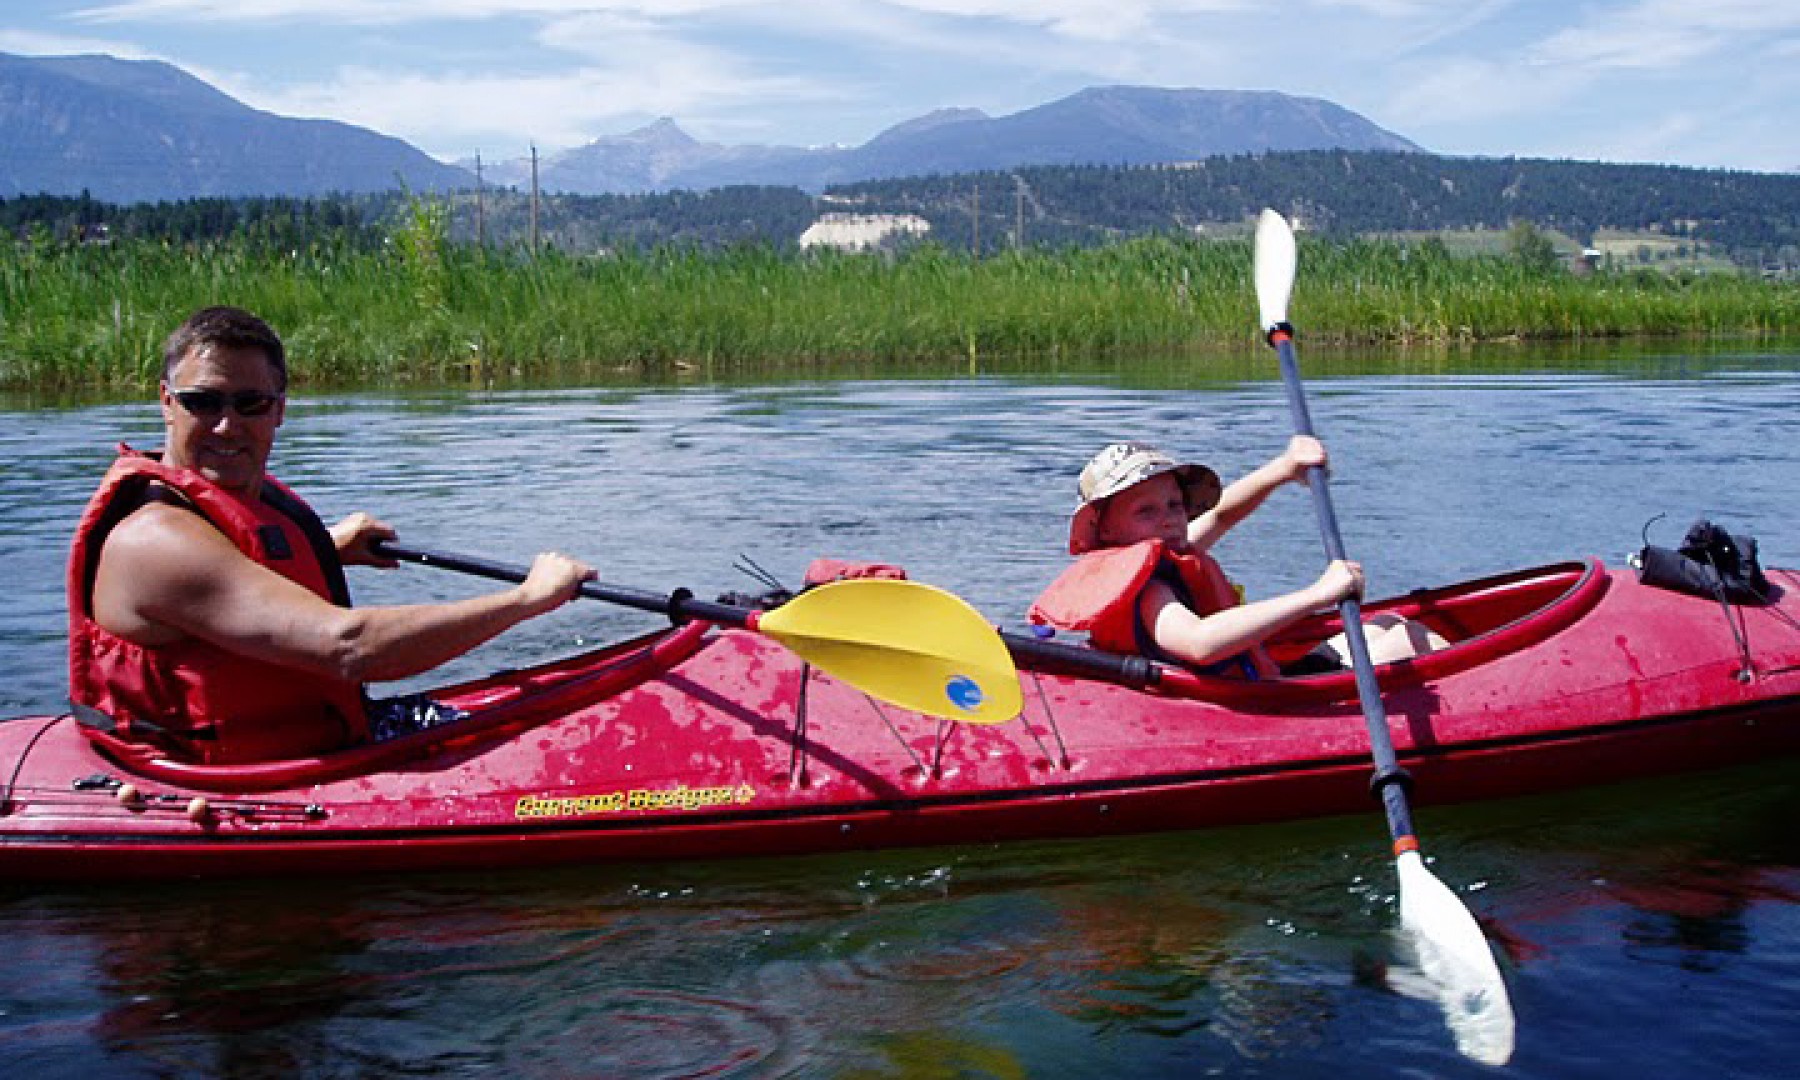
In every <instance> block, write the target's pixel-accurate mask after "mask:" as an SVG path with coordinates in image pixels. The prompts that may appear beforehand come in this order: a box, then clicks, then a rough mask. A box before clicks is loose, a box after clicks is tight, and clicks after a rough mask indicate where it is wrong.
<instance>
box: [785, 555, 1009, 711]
mask: <svg viewBox="0 0 1800 1080" xmlns="http://www.w3.org/2000/svg"><path fill="white" fill-rule="evenodd" d="M756 629H757V630H759V631H761V632H762V633H765V634H767V635H769V636H770V637H772V638H774V639H775V640H777V641H779V642H781V643H782V644H783V645H785V646H787V647H788V648H789V649H792V650H793V651H794V653H795V655H797V656H799V657H800V658H801V659H802V660H805V661H807V662H808V663H810V664H812V665H813V666H815V667H817V668H819V669H820V670H821V671H826V672H830V673H831V674H832V675H834V676H836V677H837V678H839V679H842V680H843V681H844V682H846V683H849V684H850V685H851V686H854V687H856V688H857V689H858V690H861V691H863V692H864V693H866V694H869V695H871V696H874V697H878V698H880V699H881V700H883V701H886V702H889V703H890V704H894V705H898V706H900V707H901V708H903V709H911V710H913V711H914V712H920V713H924V714H926V715H927V716H942V717H948V718H949V719H951V720H965V721H968V722H970V723H976V724H998V723H1001V722H1003V721H1006V720H1010V719H1012V718H1013V717H1015V716H1017V715H1018V714H1019V711H1020V710H1021V709H1023V708H1024V707H1025V702H1024V698H1023V697H1022V696H1021V695H1020V692H1019V672H1018V669H1017V668H1015V667H1014V666H1013V662H1012V654H1011V653H1009V652H1007V650H1006V643H1005V642H1003V641H1001V640H1000V634H999V633H998V632H997V631H996V630H995V629H994V628H993V627H992V626H990V625H989V624H988V621H987V620H986V619H984V618H982V617H981V613H980V612H978V611H976V610H975V609H974V608H972V607H970V606H969V605H968V604H967V603H966V602H964V601H963V600H962V598H961V597H958V596H955V595H953V594H951V593H947V592H945V591H944V590H942V589H937V588H933V587H932V586H930V585H921V584H919V583H918V582H916V581H893V580H888V579H885V578H859V579H853V580H850V581H835V582H832V583H831V584H829V585H821V586H819V587H818V588H816V589H808V590H807V591H805V592H803V593H801V594H800V595H799V596H796V597H795V598H794V599H792V600H790V601H788V602H787V603H785V604H783V605H781V606H780V607H778V608H776V609H775V610H774V611H771V612H769V613H767V614H765V615H763V616H762V617H761V619H760V620H758V622H757V624H756Z"/></svg>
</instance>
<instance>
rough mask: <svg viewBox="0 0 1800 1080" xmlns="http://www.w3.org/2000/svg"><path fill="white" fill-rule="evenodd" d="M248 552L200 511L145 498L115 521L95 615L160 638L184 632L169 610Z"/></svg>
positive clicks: (130, 632)
mask: <svg viewBox="0 0 1800 1080" xmlns="http://www.w3.org/2000/svg"><path fill="white" fill-rule="evenodd" d="M238 560H242V561H243V562H245V563H248V562H249V560H248V559H247V558H245V556H244V554H243V553H242V552H240V551H238V549H237V548H236V547H235V546H234V545H233V544H232V543H231V541H230V540H227V539H226V538H225V534H223V533H221V532H219V530H217V529H215V528H213V527H212V526H211V525H210V524H208V523H207V522H206V521H205V520H204V519H202V518H201V517H200V516H199V515H197V514H195V513H193V512H192V511H190V510H186V509H184V508H182V507H179V506H171V505H168V504H166V503H156V502H152V503H146V504H145V505H143V506H141V507H139V508H138V509H136V510H134V511H132V512H131V513H130V514H129V515H127V516H126V517H125V519H124V520H122V521H120V522H119V524H118V525H116V526H114V527H113V530H112V532H111V533H109V534H108V535H107V538H106V545H105V547H103V548H102V549H101V552H100V565H99V569H98V572H97V573H96V574H95V576H94V600H93V603H94V617H95V618H96V619H97V620H98V621H99V623H100V625H102V626H104V627H106V628H107V629H109V630H111V631H112V632H114V633H116V634H120V635H122V636H124V637H126V638H129V639H132V640H135V641H138V642H140V643H141V644H146V645H149V644H157V643H160V642H166V641H170V640H174V639H175V638H179V637H181V636H184V635H183V633H182V632H181V631H180V630H179V629H177V628H176V627H175V626H173V625H171V623H170V621H169V620H168V618H167V616H168V613H169V612H171V611H173V610H178V609H180V608H182V607H185V606H189V605H191V604H193V603H195V602H197V601H199V600H200V599H201V598H202V597H203V596H204V595H205V594H206V593H207V592H208V590H209V589H210V587H211V585H212V583H213V582H216V581H217V579H218V577H219V576H220V575H221V573H228V572H229V570H230V568H231V567H232V566H233V565H234V563H235V562H237V561H238Z"/></svg>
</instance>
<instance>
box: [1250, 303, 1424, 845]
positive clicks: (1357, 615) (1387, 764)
mask: <svg viewBox="0 0 1800 1080" xmlns="http://www.w3.org/2000/svg"><path fill="white" fill-rule="evenodd" d="M1292 335H1293V328H1292V327H1291V326H1289V325H1287V324H1286V323H1282V324H1281V325H1279V326H1277V327H1275V328H1274V329H1273V330H1271V331H1269V344H1271V345H1273V346H1274V347H1275V352H1276V354H1277V355H1279V356H1280V358H1281V382H1282V385H1283V386H1284V387H1286V388H1287V399H1288V411H1289V412H1291V413H1292V414H1293V417H1294V430H1295V431H1297V432H1299V433H1300V434H1302V435H1306V436H1309V437H1314V438H1316V437H1317V435H1316V433H1315V432H1314V431H1313V423H1312V413H1311V411H1310V410H1308V409H1307V407H1306V388H1305V387H1304V386H1303V385H1302V384H1301V382H1300V364H1299V362H1298V361H1297V360H1295V358H1294V343H1293V341H1292ZM1307 473H1308V475H1307V478H1306V486H1307V488H1308V489H1309V490H1310V491H1311V492H1312V500H1313V510H1314V512H1315V514H1316V516H1317V517H1318V520H1319V537H1320V539H1322V540H1323V541H1324V542H1325V554H1326V556H1327V557H1328V558H1331V559H1343V558H1345V557H1346V556H1345V554H1344V537H1343V534H1342V533H1340V532H1339V530H1338V521H1337V511H1335V510H1334V509H1332V505H1331V485H1330V483H1329V482H1328V481H1327V479H1326V474H1325V470H1324V469H1321V468H1317V467H1314V468H1311V469H1309V470H1307ZM1338 613H1339V614H1340V615H1341V616H1342V617H1343V620H1344V638H1345V640H1347V641H1348V642H1349V643H1350V660H1351V666H1352V667H1353V668H1354V669H1355V671H1356V693H1357V696H1358V697H1360V698H1361V699H1362V710H1363V719H1364V720H1365V721H1366V722H1367V723H1368V727H1369V749H1370V751H1371V753H1372V754H1373V756H1374V758H1375V775H1374V776H1373V778H1371V780H1370V786H1371V787H1372V788H1373V789H1374V790H1375V791H1376V792H1378V793H1379V794H1380V796H1381V802H1382V805H1383V806H1384V807H1385V808H1386V809H1387V818H1388V831H1389V832H1390V833H1392V834H1393V837H1394V839H1395V841H1399V840H1401V839H1402V838H1406V839H1408V840H1410V839H1411V838H1412V836H1413V825H1412V810H1411V808H1410V807H1409V806H1408V805H1407V800H1406V785H1407V784H1409V783H1410V782H1411V777H1409V776H1408V775H1407V772H1406V770H1405V769H1402V768H1401V767H1400V764H1399V761H1398V760H1397V759H1396V758H1395V757H1394V741H1393V739H1392V738H1390V737H1389V735H1388V724H1387V707H1386V706H1384V705H1383V704H1382V703H1381V690H1380V689H1379V688H1378V687H1377V686H1376V684H1375V664H1374V661H1373V660H1372V659H1371V658H1370V656H1369V642H1368V639H1367V638H1366V637H1365V636H1364V635H1363V625H1362V602H1361V601H1359V600H1358V599H1357V598H1356V597H1354V596H1346V597H1345V598H1344V599H1342V600H1340V601H1338Z"/></svg>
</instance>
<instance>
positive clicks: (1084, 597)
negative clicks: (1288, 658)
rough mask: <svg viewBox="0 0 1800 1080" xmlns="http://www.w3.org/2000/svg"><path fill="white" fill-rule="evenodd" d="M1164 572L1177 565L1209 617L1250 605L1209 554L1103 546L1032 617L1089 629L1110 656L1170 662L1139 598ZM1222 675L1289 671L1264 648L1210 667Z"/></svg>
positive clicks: (1158, 544) (1192, 600)
mask: <svg viewBox="0 0 1800 1080" xmlns="http://www.w3.org/2000/svg"><path fill="white" fill-rule="evenodd" d="M1159 566H1171V567H1173V568H1174V570H1175V572H1176V575H1177V577H1178V579H1179V588H1178V589H1177V591H1178V592H1186V594H1187V595H1186V596H1185V597H1184V599H1185V600H1186V601H1187V602H1188V604H1189V606H1190V607H1192V608H1193V609H1194V613H1195V614H1197V615H1199V616H1200V617H1202V618H1205V617H1206V616H1208V615H1211V614H1213V613H1214V612H1219V611H1224V610H1225V609H1226V608H1230V607H1236V606H1237V605H1238V604H1239V603H1241V602H1242V601H1241V600H1240V599H1239V597H1238V593H1237V589H1236V587H1235V586H1233V585H1232V584H1231V581H1230V580H1229V579H1228V578H1226V576H1225V571H1224V570H1222V569H1220V568H1219V564H1218V561H1217V560H1215V559H1214V558H1213V557H1212V556H1211V555H1207V554H1197V555H1196V554H1189V553H1186V552H1182V553H1176V552H1172V551H1169V550H1168V548H1167V546H1166V545H1165V544H1164V543H1163V542H1162V541H1161V540H1144V541H1141V542H1139V543H1136V544H1132V545H1130V546H1128V547H1120V548H1101V549H1099V550H1097V551H1090V552H1088V553H1086V554H1085V555H1082V556H1081V557H1080V558H1078V559H1076V560H1075V562H1074V563H1073V564H1071V565H1070V566H1069V568H1068V569H1067V570H1064V571H1063V572H1062V574H1061V575H1060V576H1058V577H1057V579H1056V580H1055V581H1053V582H1051V583H1050V587H1049V588H1048V589H1045V590H1044V593H1043V595H1042V596H1039V597H1038V598H1037V602H1036V603H1034V604H1032V605H1031V612H1030V618H1031V621H1032V622H1035V623H1048V624H1049V625H1051V626H1055V627H1060V628H1061V629H1064V630H1078V631H1085V632H1086V633H1087V635H1088V641H1089V642H1090V643H1091V644H1092V645H1093V646H1094V647H1095V648H1098V649H1105V650H1106V651H1107V652H1114V653H1126V654H1133V655H1143V656H1153V657H1157V658H1159V659H1162V658H1166V656H1165V654H1164V653H1163V651H1162V650H1161V649H1159V648H1157V646H1156V643H1155V641H1154V640H1153V639H1152V638H1151V637H1150V633H1149V629H1148V628H1147V627H1144V626H1143V625H1142V624H1141V622H1140V621H1139V619H1138V598H1139V597H1140V596H1141V595H1143V592H1144V588H1145V587H1146V586H1147V585H1149V584H1150V579H1151V577H1153V576H1154V575H1155V574H1156V572H1157V568H1158V567H1159ZM1207 670H1208V671H1214V670H1216V671H1217V673H1219V674H1225V675H1244V676H1249V677H1253V678H1261V679H1275V678H1280V677H1281V669H1280V667H1279V666H1277V665H1276V663H1275V661H1274V660H1273V659H1271V658H1270V656H1269V654H1268V652H1267V651H1266V650H1264V649H1263V648H1262V647H1261V646H1260V645H1258V646H1252V647H1251V648H1249V649H1246V650H1245V651H1244V652H1243V653H1241V654H1239V656H1237V657H1232V658H1229V659H1227V660H1225V661H1223V662H1221V663H1218V664H1210V665H1207Z"/></svg>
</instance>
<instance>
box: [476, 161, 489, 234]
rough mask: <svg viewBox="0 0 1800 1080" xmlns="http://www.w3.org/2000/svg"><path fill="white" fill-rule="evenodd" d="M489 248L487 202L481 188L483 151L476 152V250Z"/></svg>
mask: <svg viewBox="0 0 1800 1080" xmlns="http://www.w3.org/2000/svg"><path fill="white" fill-rule="evenodd" d="M486 247H487V202H486V199H485V198H484V192H483V190H482V186H481V151H479V150H477V151H475V250H476V251H481V250H483V249H484V248H486Z"/></svg>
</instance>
